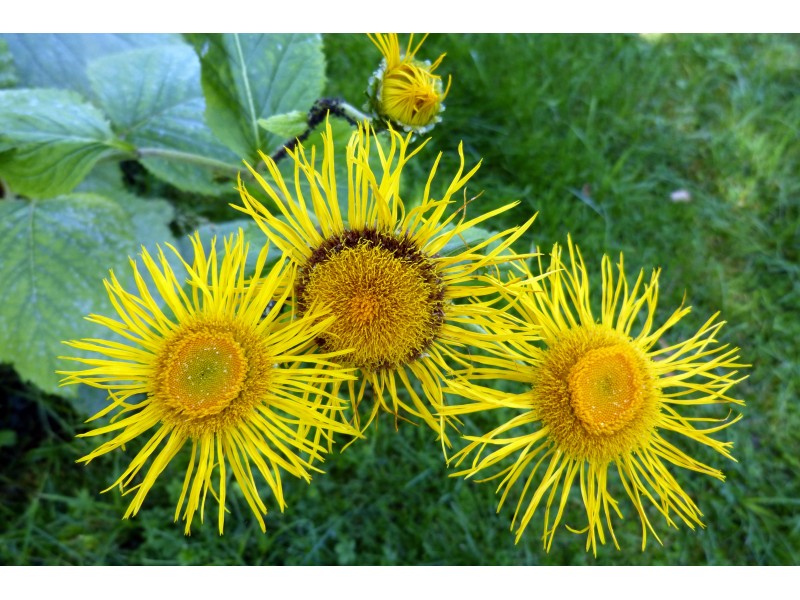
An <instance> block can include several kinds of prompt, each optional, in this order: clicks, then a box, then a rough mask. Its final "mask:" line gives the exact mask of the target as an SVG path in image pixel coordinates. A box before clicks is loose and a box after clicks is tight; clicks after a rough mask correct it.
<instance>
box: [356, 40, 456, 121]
mask: <svg viewBox="0 0 800 600" xmlns="http://www.w3.org/2000/svg"><path fill="white" fill-rule="evenodd" d="M426 37H427V34H426V35H425V36H423V37H422V40H420V42H419V43H418V44H417V45H416V47H413V49H412V44H413V42H414V34H411V35H410V36H409V39H408V46H407V47H406V51H405V53H404V54H402V55H401V54H400V43H399V41H398V39H397V34H396V33H387V34H381V33H375V34H369V38H370V39H371V40H372V43H373V44H375V45H376V46H377V47H378V49H379V50H380V51H381V53H382V54H383V61H382V62H381V65H380V67H378V70H377V71H376V72H375V73H374V75H373V76H372V78H371V79H370V86H369V89H368V91H367V96H368V97H369V100H370V106H369V108H371V109H372V110H374V111H375V113H377V115H378V116H379V117H380V118H382V119H385V120H386V121H388V122H389V123H390V124H392V125H393V126H395V127H398V128H403V129H404V130H406V131H414V132H417V133H424V132H425V131H428V130H429V129H431V128H432V127H433V126H434V125H435V124H436V123H438V122H439V121H441V116H440V113H441V112H442V111H443V110H444V104H442V102H444V99H445V97H446V96H447V92H448V91H450V83H451V78H450V77H448V78H447V87H446V88H443V86H442V78H441V77H440V76H439V75H434V71H435V70H436V69H437V68H438V66H439V65H440V64H441V62H442V59H443V58H444V56H445V55H444V54H442V55H441V56H440V57H439V58H437V59H436V60H435V61H434V62H433V64H431V63H430V61H419V60H417V59H416V58H415V56H416V54H417V52H418V51H419V49H420V47H421V46H422V43H423V42H424V41H425V38H426Z"/></svg>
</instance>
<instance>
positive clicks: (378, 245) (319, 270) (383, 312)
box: [297, 230, 444, 370]
mask: <svg viewBox="0 0 800 600" xmlns="http://www.w3.org/2000/svg"><path fill="white" fill-rule="evenodd" d="M297 297H298V305H299V307H300V311H301V312H303V311H305V310H306V309H307V308H308V307H310V306H312V305H314V304H318V303H319V304H324V305H327V306H328V307H329V308H330V309H331V311H332V313H333V314H334V315H335V316H336V317H337V318H336V321H334V322H333V323H332V324H331V325H330V326H329V327H328V329H327V330H326V331H325V333H324V334H323V335H322V336H321V338H320V339H319V340H318V342H319V343H320V345H322V346H324V347H325V348H326V349H329V350H351V351H352V352H351V354H348V355H347V356H346V357H345V360H346V361H348V362H349V363H351V364H353V365H355V366H358V367H361V368H364V369H369V370H378V369H384V368H396V367H397V366H399V365H401V364H405V363H408V362H410V361H412V360H414V359H416V358H418V357H419V356H420V355H421V354H422V352H424V351H425V349H426V348H428V346H430V345H431V343H433V340H434V338H435V336H436V334H437V332H438V331H439V328H440V327H441V325H442V322H443V321H444V286H443V285H442V283H441V279H440V277H439V276H438V274H437V272H436V268H435V265H434V263H433V262H432V261H431V260H430V259H429V258H428V257H427V255H425V254H424V253H422V252H421V251H420V250H419V248H417V246H416V244H414V242H412V241H410V240H409V239H407V238H405V237H402V238H401V237H398V236H393V235H390V234H383V233H379V232H377V231H375V230H363V231H346V232H345V233H343V234H342V235H340V236H338V237H335V238H332V239H329V240H326V242H325V243H323V245H322V246H320V247H319V248H318V249H317V250H315V251H314V253H313V254H312V256H311V258H310V259H309V261H308V263H307V264H306V265H305V266H304V267H303V269H302V270H301V273H300V276H299V279H298V284H297Z"/></svg>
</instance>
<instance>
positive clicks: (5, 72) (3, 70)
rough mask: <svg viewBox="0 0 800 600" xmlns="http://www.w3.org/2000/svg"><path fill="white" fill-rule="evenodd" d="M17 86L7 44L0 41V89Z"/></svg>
mask: <svg viewBox="0 0 800 600" xmlns="http://www.w3.org/2000/svg"><path fill="white" fill-rule="evenodd" d="M15 85H17V72H16V70H15V69H14V60H13V58H11V52H9V50H8V44H7V43H6V41H5V40H3V39H0V89H4V88H10V87H14V86H15Z"/></svg>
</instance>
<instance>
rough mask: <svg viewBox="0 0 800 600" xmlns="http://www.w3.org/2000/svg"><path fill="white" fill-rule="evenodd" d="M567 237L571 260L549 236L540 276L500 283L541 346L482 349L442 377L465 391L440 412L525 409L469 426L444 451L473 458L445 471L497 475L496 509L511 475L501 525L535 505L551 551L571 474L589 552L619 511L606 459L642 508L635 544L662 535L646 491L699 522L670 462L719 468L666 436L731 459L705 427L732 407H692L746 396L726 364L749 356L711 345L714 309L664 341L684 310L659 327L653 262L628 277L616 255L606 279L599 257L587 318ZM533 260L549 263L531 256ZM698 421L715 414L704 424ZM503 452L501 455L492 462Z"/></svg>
mask: <svg viewBox="0 0 800 600" xmlns="http://www.w3.org/2000/svg"><path fill="white" fill-rule="evenodd" d="M568 248H569V254H570V261H569V263H570V264H569V265H567V264H565V263H564V262H562V260H561V248H560V247H559V246H558V245H556V246H555V247H554V249H553V252H552V254H551V262H550V268H549V271H548V272H547V273H546V274H545V276H544V277H543V278H541V279H535V280H534V279H533V278H532V277H531V276H530V273H527V275H528V277H529V279H528V280H527V281H525V280H523V281H519V280H515V281H512V282H509V284H508V285H507V286H505V287H500V288H499V289H500V291H501V293H502V294H503V295H504V296H505V297H506V298H507V300H508V301H510V302H514V304H515V305H516V306H517V308H518V311H519V314H520V316H521V319H522V321H523V322H526V323H528V329H529V331H531V332H536V333H537V334H538V335H540V336H541V338H542V342H541V343H542V346H543V347H538V346H535V345H533V344H528V343H527V342H514V341H513V338H514V334H513V333H510V334H509V335H508V337H509V345H508V348H507V350H508V354H507V357H506V358H497V357H495V358H488V359H484V360H483V365H482V366H478V367H476V368H475V369H474V370H473V371H472V372H471V373H469V382H466V381H464V382H459V381H454V382H452V384H451V386H452V388H453V391H454V392H457V393H459V394H461V395H463V396H465V397H468V398H470V399H471V400H472V401H473V403H472V404H467V405H463V406H450V407H447V408H446V409H444V412H445V413H447V414H450V415H457V414H464V413H467V412H470V413H474V412H476V411H480V410H483V409H492V408H498V407H510V408H514V409H522V411H523V412H521V413H519V414H518V415H517V416H515V417H513V418H511V419H510V420H509V421H508V422H506V423H505V424H503V425H501V426H500V427H497V428H496V429H494V430H493V431H490V432H489V433H486V434H485V435H481V436H475V437H468V438H467V439H468V440H469V441H470V443H469V445H467V446H466V447H465V448H463V449H462V450H461V451H460V452H458V453H457V454H456V455H455V456H454V457H453V459H454V460H455V462H456V466H458V465H460V464H462V463H463V461H464V460H465V459H466V458H467V456H469V455H470V454H472V453H473V452H475V451H477V452H475V454H474V456H473V458H472V463H471V466H469V467H467V468H465V469H463V470H461V471H460V472H458V473H455V475H465V476H467V477H471V476H473V475H478V474H480V475H484V474H487V477H486V479H495V478H502V479H501V481H500V484H499V487H498V492H500V491H501V490H502V496H501V499H500V504H499V506H498V511H499V510H500V507H502V505H503V503H504V502H505V500H506V498H507V496H508V494H509V492H510V491H511V490H512V489H513V488H515V486H516V487H517V488H519V487H521V492H519V494H520V496H519V501H518V504H517V509H516V511H515V513H514V518H513V521H512V524H511V527H512V529H513V528H514V526H515V525H516V526H517V532H516V539H517V541H519V539H520V536H521V535H522V532H523V531H524V530H525V528H526V527H527V526H528V523H529V522H530V520H531V518H532V517H533V515H534V513H535V512H536V510H537V509H538V508H539V507H540V506H541V505H542V504H544V510H545V514H544V533H543V541H544V547H545V549H547V550H549V549H550V545H551V543H552V540H553V535H554V534H555V531H556V529H557V527H558V524H559V522H560V521H561V518H562V515H563V512H564V507H565V506H566V503H567V500H568V498H569V495H570V490H571V489H572V487H573V484H575V485H578V487H579V488H580V494H581V499H582V501H583V504H584V505H585V509H586V517H587V521H588V522H587V524H586V526H585V527H583V528H582V529H581V530H579V531H576V530H575V529H570V528H569V527H568V529H570V530H571V531H573V532H575V533H587V541H586V549H587V550H588V549H589V548H590V547H591V548H592V551H593V552H595V553H596V546H597V542H598V541H599V542H600V543H601V544H604V543H605V541H606V538H605V532H604V523H605V525H607V527H608V531H609V533H610V534H611V536H612V538H613V541H614V544H615V545H617V540H616V537H615V536H614V531H613V528H612V523H611V513H612V512H614V513H616V514H617V515H618V516H619V517H622V513H621V512H620V510H619V508H618V506H617V500H616V499H615V498H614V497H613V496H612V494H611V491H610V490H609V479H615V477H614V476H613V475H612V476H611V477H610V476H609V470H610V469H611V468H612V467H614V469H615V471H616V475H617V477H618V479H619V483H620V484H621V485H622V488H623V489H624V491H625V493H626V494H627V495H628V497H629V498H630V500H631V502H632V503H633V506H634V508H635V509H636V512H637V513H638V515H639V518H640V520H641V523H642V549H644V547H645V543H646V539H647V532H648V531H650V532H651V533H652V534H653V535H654V536H655V537H656V539H657V540H658V536H657V535H656V533H655V530H654V529H653V526H652V524H651V522H650V518H649V517H648V516H647V512H646V504H648V503H649V504H652V505H653V506H654V507H655V509H656V510H657V511H658V512H659V513H661V515H662V516H663V517H664V518H665V520H666V522H667V524H668V525H670V526H677V525H676V522H675V521H676V520H677V519H680V520H681V521H683V522H684V523H686V525H688V526H689V527H690V528H692V529H694V527H695V525H700V526H701V527H702V526H703V525H702V523H701V521H700V517H701V516H702V513H701V512H700V510H699V509H698V508H697V506H696V505H695V503H694V502H693V501H692V499H691V498H690V497H689V496H688V494H687V493H686V492H685V491H684V490H683V489H682V488H681V486H680V484H679V483H678V481H677V480H676V479H675V477H674V476H673V475H672V473H671V472H670V469H668V465H672V466H674V467H680V468H682V469H688V470H690V471H695V472H698V473H704V474H706V475H710V476H712V477H716V478H717V479H724V477H723V475H722V473H721V472H720V471H719V470H717V469H714V468H712V467H710V466H707V465H705V464H703V463H701V462H699V461H698V460H696V459H694V458H692V457H691V456H690V455H688V454H686V453H684V451H682V450H681V449H679V447H678V446H676V445H674V444H673V442H672V440H673V439H676V438H678V439H679V438H688V439H689V440H692V441H695V442H699V443H701V444H704V445H706V446H709V447H710V448H712V449H714V450H716V451H717V452H719V453H720V454H722V455H723V456H725V457H727V458H731V459H732V456H731V455H730V447H731V445H732V444H731V443H730V442H721V441H718V440H716V439H714V438H713V437H712V434H714V433H716V432H718V431H720V430H722V429H725V428H726V427H728V426H730V425H732V424H733V423H735V422H736V421H738V420H739V419H740V418H741V415H738V416H736V417H733V418H731V414H730V412H728V415H727V416H725V417H723V418H713V417H710V416H706V415H707V414H708V411H706V410H704V409H700V411H701V412H696V411H697V408H696V407H699V406H703V405H718V404H723V405H725V404H731V403H734V404H743V402H742V401H741V400H736V399H734V398H731V397H729V396H728V395H727V394H728V391H729V390H730V388H731V387H732V386H733V385H734V384H735V383H737V382H738V381H741V379H743V378H740V379H736V378H735V375H736V371H733V370H732V369H736V368H738V367H744V366H747V365H742V364H739V363H737V362H736V361H737V359H738V356H736V352H737V351H738V349H736V348H734V349H728V347H727V346H719V345H717V342H716V335H717V332H718V331H719V329H720V328H721V327H722V325H723V322H717V321H716V317H717V315H716V314H715V315H714V316H712V317H711V318H710V319H709V320H708V321H707V322H706V323H705V324H704V325H703V326H702V327H701V328H700V329H699V330H698V331H697V333H695V334H694V335H693V336H691V337H690V338H688V339H686V340H683V341H679V342H677V343H673V344H670V343H668V342H666V340H665V334H666V333H667V332H668V331H669V330H670V329H671V328H672V327H673V326H674V325H675V324H676V323H678V321H680V320H681V319H682V318H683V317H684V316H685V315H686V314H688V313H689V311H690V309H689V308H688V307H680V308H678V309H677V310H676V311H675V312H673V313H672V315H671V316H670V317H669V318H668V319H667V320H666V322H664V324H663V325H661V326H659V327H655V326H654V318H655V311H656V303H657V300H658V275H659V272H658V271H654V272H653V274H652V276H651V278H650V281H649V283H644V279H643V277H644V273H643V272H640V274H639V277H638V278H637V280H636V283H635V284H634V285H633V288H632V289H631V288H629V285H628V281H627V279H626V278H625V274H624V270H623V261H622V257H621V256H620V262H619V265H618V271H619V276H618V279H617V281H616V283H615V281H614V269H613V268H612V265H611V261H610V260H609V259H608V257H607V256H604V257H603V261H602V281H603V286H602V287H603V290H602V305H601V306H602V310H601V312H600V318H599V320H596V319H595V317H594V316H593V313H592V309H591V307H590V300H589V278H588V275H587V272H586V268H585V265H584V262H583V259H582V257H581V256H580V251H579V250H578V249H577V248H576V247H574V246H573V245H572V241H571V240H570V241H569V245H568ZM539 270H540V272H541V273H545V270H543V269H542V265H541V263H540V265H539ZM634 330H636V331H637V333H633V331H634ZM511 348H513V350H511ZM476 360H478V361H481V359H480V358H478V359H476ZM480 379H489V380H492V381H497V380H513V381H519V382H522V383H524V384H526V385H527V386H528V387H529V389H528V391H526V392H524V393H521V394H518V395H513V394H510V393H504V392H501V391H498V390H496V389H492V388H489V387H483V386H480V385H478V384H476V383H475V381H477V380H480ZM690 413H691V414H690ZM703 423H709V424H711V425H710V426H707V427H702V424H703ZM665 434H666V435H665ZM505 459H508V461H509V462H510V463H511V464H509V465H508V466H505V467H504V468H502V469H500V468H499V463H501V461H504V460H505ZM495 465H498V466H497V468H493V467H495ZM495 471H497V472H495ZM490 473H491V475H490ZM486 479H484V480H486ZM554 502H555V504H554ZM676 517H677V519H676ZM658 541H659V542H660V540H658ZM617 547H618V545H617Z"/></svg>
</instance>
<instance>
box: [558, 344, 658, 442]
mask: <svg viewBox="0 0 800 600" xmlns="http://www.w3.org/2000/svg"><path fill="white" fill-rule="evenodd" d="M643 392H644V382H643V380H642V375H641V373H640V370H639V369H638V368H637V364H636V362H635V357H631V356H630V351H629V350H628V349H627V348H626V347H624V346H610V347H606V348H598V349H596V350H590V351H588V352H587V353H586V354H584V355H583V356H582V357H581V359H580V360H579V361H578V362H577V364H576V365H575V366H574V367H573V368H572V371H571V372H570V374H569V393H570V403H571V404H572V408H573V410H574V411H575V414H576V415H577V416H578V419H580V421H581V423H583V426H584V427H585V428H586V429H587V431H589V432H591V433H593V434H595V435H609V434H612V433H616V432H617V431H619V430H620V429H622V428H623V427H624V426H625V425H627V424H628V423H630V422H631V420H633V418H634V417H635V416H636V412H637V411H638V409H639V408H640V407H641V405H642V400H643Z"/></svg>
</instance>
